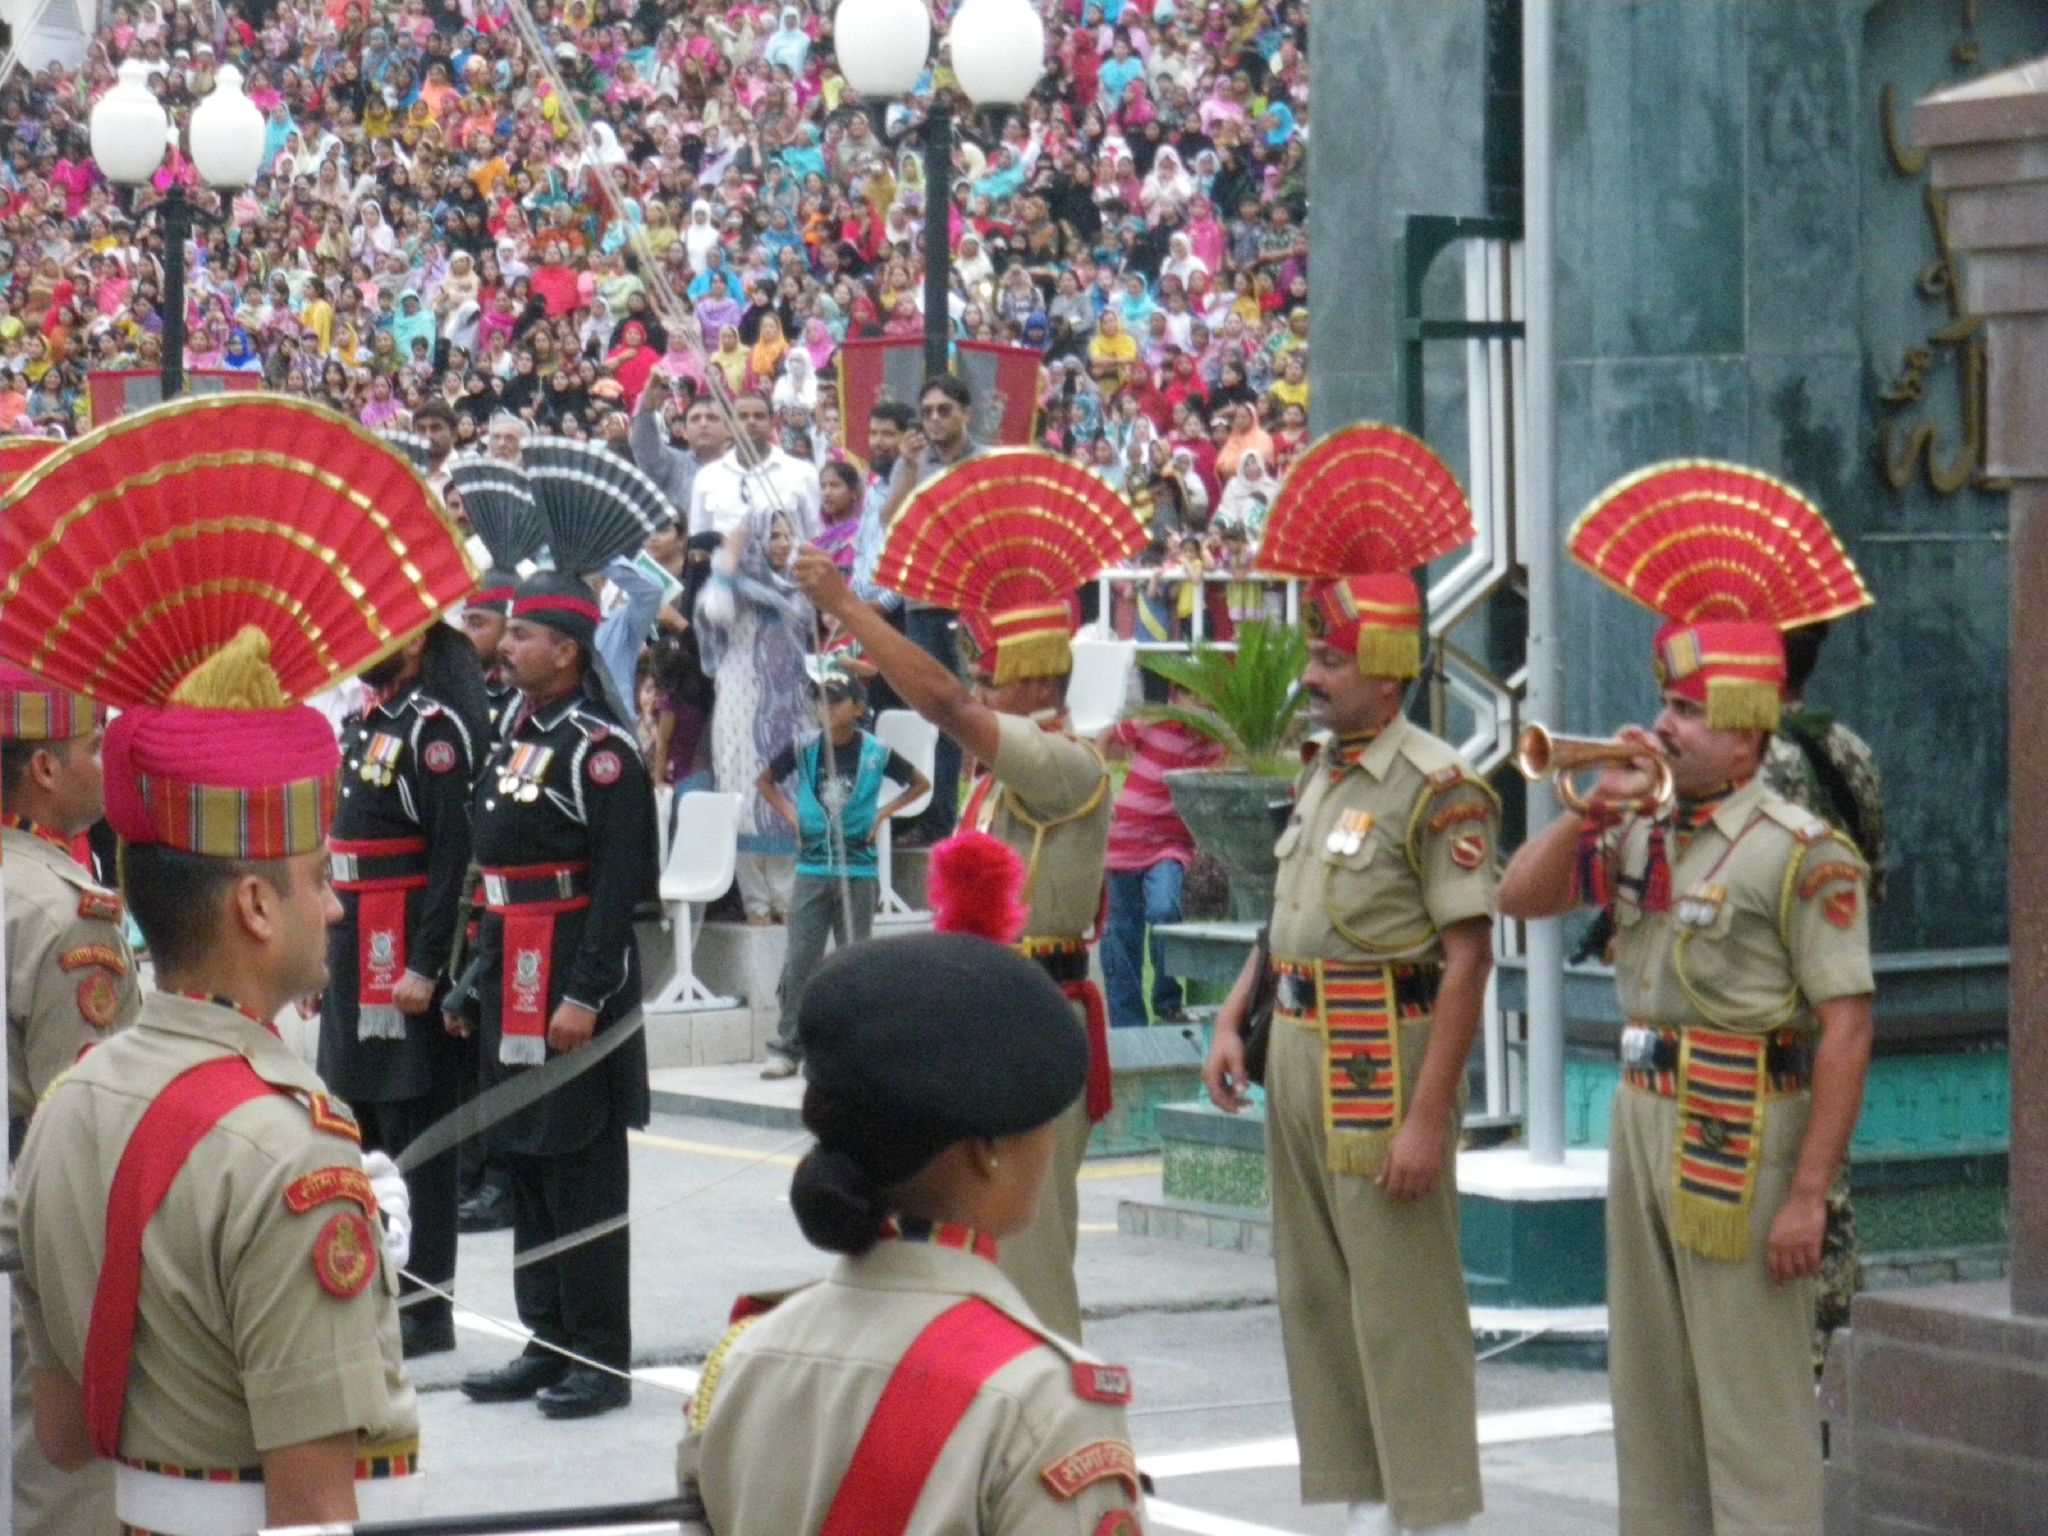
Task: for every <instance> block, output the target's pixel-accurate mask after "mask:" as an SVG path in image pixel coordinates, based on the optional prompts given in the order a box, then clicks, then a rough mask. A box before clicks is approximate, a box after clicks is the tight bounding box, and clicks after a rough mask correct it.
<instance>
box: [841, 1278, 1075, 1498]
mask: <svg viewBox="0 0 2048 1536" xmlns="http://www.w3.org/2000/svg"><path fill="white" fill-rule="evenodd" d="M1044 1342H1045V1341H1044V1340H1043V1339H1041V1338H1040V1337H1039V1336H1038V1335H1037V1334H1035V1333H1033V1332H1032V1331H1031V1330H1030V1329H1029V1328H1026V1327H1025V1326H1024V1325H1023V1324H1022V1323H1019V1322H1016V1321H1015V1320H1013V1319H1012V1318H1009V1317H1007V1316H1005V1315H1004V1314H1003V1313H1002V1312H1001V1311H999V1310H998V1309H997V1308H996V1307H994V1306H992V1305H991V1304H990V1303H988V1302H986V1301H983V1300H982V1299H981V1298H980V1297H978V1296H976V1297H969V1298H968V1299H967V1300H966V1301H963V1302H961V1303H960V1304H959V1305H957V1306H954V1307H949V1308H948V1309H947V1310H946V1311H944V1312H941V1313H940V1314H939V1315H938V1316H937V1317H935V1318H933V1319H932V1320H931V1322H930V1323H928V1324H926V1325H925V1330H924V1332H922V1333H920V1334H919V1335H918V1336H917V1339H916V1341H915V1342H914V1343H912V1344H911V1346H910V1349H909V1351H908V1353H906V1354H905V1355H904V1357H903V1358H902V1359H901V1360H900V1361H898V1362H897V1365H896V1371H895V1374H894V1375H892V1376H891V1377H890V1378H889V1384H888V1386H886V1387H884V1388H883V1389H882V1400H881V1401H880V1402H878V1403H876V1404H875V1411H874V1414H873V1416H872V1417H870V1418H869V1419H868V1427H867V1428H866V1429H865V1430H863V1431H861V1437H860V1444H859V1445H858V1446H857V1447H855V1449H854V1453H853V1464H852V1465H851V1466H849V1467H848V1468H847V1469H846V1477H845V1479H844V1480H843V1481H842V1482H841V1483H840V1484H839V1492H838V1493H836V1494H834V1495H833V1498H832V1508H831V1510H830V1511H829V1512H828V1513H827V1514H826V1516H825V1524H824V1526H823V1528H822V1529H821V1530H820V1531H819V1533H818V1536H903V1532H904V1531H905V1530H906V1529H907V1528H908V1527H909V1525H910V1515H911V1511H912V1510H914V1509H915V1508H916V1507H917V1500H918V1496H919V1495H920V1494H922V1493H923V1492H924V1485H925V1483H926V1482H927V1481H928V1480H929V1479H930V1477H931V1472H932V1468H933V1467H934V1466H936V1465H937V1464H938V1460H939V1453H940V1452H941V1451H943V1450H944V1449H945V1448H946V1442H947V1440H949V1439H950V1438H952V1434H953V1431H954V1430H955V1429H957V1428H958V1427H959V1424H960V1420H961V1419H962V1418H964V1417H965V1416H966V1413H967V1410H968V1408H969V1407H970V1406H971V1405H972V1404H973V1402H974V1398H975V1394H976V1393H978V1392H980V1391H981V1389H982V1386H983V1385H984V1384H985V1383H986V1382H987V1381H988V1379H989V1378H990V1377H991V1376H993V1375H995V1373H996V1372H997V1371H1000V1370H1001V1369H1002V1368H1003V1367H1004V1366H1006V1365H1008V1364H1009V1363H1010V1362H1011V1361H1012V1360H1015V1359H1016V1358H1017V1357H1018V1356H1019V1355H1022V1354H1025V1353H1027V1352H1028V1351H1030V1350H1032V1349H1034V1348H1036V1347H1037V1346H1039V1345H1041V1344H1043V1343H1044Z"/></svg>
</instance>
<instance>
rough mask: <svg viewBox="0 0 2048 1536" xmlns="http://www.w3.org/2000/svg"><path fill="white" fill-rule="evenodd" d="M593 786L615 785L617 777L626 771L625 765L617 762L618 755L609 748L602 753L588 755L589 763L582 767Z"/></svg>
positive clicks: (617, 780)
mask: <svg viewBox="0 0 2048 1536" xmlns="http://www.w3.org/2000/svg"><path fill="white" fill-rule="evenodd" d="M584 768H585V771H586V772H588V773H589V775H590V782H591V783H593V784H616V783H618V782H619V775H620V774H622V773H624V772H625V771H626V765H625V764H624V763H622V762H621V761H620V760H619V754H618V753H616V752H614V751H613V750H612V749H611V748H610V747H606V748H605V749H604V750H603V751H602V752H593V753H591V754H590V761H589V762H588V763H586V764H585V765H584Z"/></svg>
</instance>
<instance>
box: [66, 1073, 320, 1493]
mask: <svg viewBox="0 0 2048 1536" xmlns="http://www.w3.org/2000/svg"><path fill="white" fill-rule="evenodd" d="M283 1091H284V1090H283V1089H281V1088H276V1087H273V1086H272V1085H271V1084H269V1083H266V1082H265V1081H264V1080H263V1079H262V1078H260V1077H258V1076H257V1075H256V1069H255V1068H254V1067H252V1066H250V1065H249V1063H248V1062H247V1061H245V1060H244V1059H243V1058H242V1057H240V1056H221V1057H217V1058H215V1059H214V1060H212V1061H208V1062H202V1063H201V1064H200V1065H198V1066H196V1067H193V1068H191V1069H190V1070H189V1071H186V1072H182V1073H180V1074H179V1075H178V1076H176V1077H174V1078H172V1079H171V1081H170V1082H168V1083H167V1084H165V1085H164V1088H163V1091H162V1092H161V1093H159V1094H158V1095H157V1096H156V1098H155V1100H154V1101H153V1102H152V1103H151V1104H150V1106H149V1108H148V1109H147V1110H145V1111H143V1115H142V1119H141V1120H140V1121H138V1122H137V1123H136V1126H135V1130H134V1131H133V1132H132V1133H131V1134H130V1135H129V1137H128V1145H127V1146H126V1147H124V1148H122V1150H121V1164H120V1166H119V1167H118V1168H116V1169H115V1170H114V1182H113V1186H112V1187H111V1188H110V1189H109V1190H108V1192H107V1252H106V1257H105V1258H104V1259H103V1260H102V1261H101V1264H100V1279H99V1286H98V1288H97V1289H96V1290H95V1291H94V1292H93V1298H92V1322H91V1324H90V1326H89V1327H88V1328H87V1329H86V1334H85V1372H84V1374H85V1381H84V1389H85V1418H86V1424H87V1425H88V1427H89V1428H90V1429H91V1431H92V1446H93V1450H94V1451H96V1452H98V1453H99V1454H100V1455H101V1456H105V1457H108V1458H112V1457H114V1456H117V1455H118V1454H120V1450H121V1414H122V1411H123V1410H124V1409H125V1408H126V1407H127V1403H128V1365H129V1357H130V1354H131V1353H132V1351H133V1349H134V1346H135V1314H136V1304H137V1300H138V1298H139V1296H140V1294H141V1291H142V1234H143V1232H144V1231H145V1230H146V1229H147V1228H148V1226H149V1221H150V1218H151V1217H152V1216H154V1215H156V1211H157V1207H158V1206H160V1205H162V1204H163V1203H164V1196H165V1195H167V1194H169V1193H170V1189H171V1183H172V1181H173V1180H175V1179H176V1178H177V1177H178V1173H179V1170H180V1169H182V1168H183V1167H184V1166H185V1159H186V1158H188V1157H190V1156H191V1155H192V1149H193V1148H194V1147H196V1146H198V1145H199V1143H200V1141H201V1140H202V1139H203V1138H204V1137H205V1135H206V1133H207V1132H208V1131H210V1130H212V1129H213V1128H214V1127H215V1126H216V1125H218V1124H220V1122H221V1120H222V1119H223V1118H224V1117H225V1116H226V1115H227V1114H228V1112H229V1111H231V1110H233V1109H237V1108H239V1107H240V1106H241V1105H243V1104H246V1103H248V1102H249V1101H250V1100H251V1099H259V1098H261V1097H263V1095H264V1094H266V1093H282V1092H283Z"/></svg>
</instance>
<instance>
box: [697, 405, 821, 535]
mask: <svg viewBox="0 0 2048 1536" xmlns="http://www.w3.org/2000/svg"><path fill="white" fill-rule="evenodd" d="M733 412H734V414H735V415H736V416H738V418H739V423H740V433H741V435H742V437H743V438H744V439H745V441H746V443H747V444H750V445H751V446H752V448H753V452H754V455H755V458H756V463H755V465H754V467H753V468H751V469H749V468H747V467H746V466H745V465H744V464H743V463H742V462H741V460H740V451H741V447H742V446H743V445H742V444H739V443H735V444H734V445H733V447H732V450H731V451H730V452H728V453H727V454H726V455H725V456H724V457H723V458H721V459H719V460H718V461H717V462H716V463H712V464H706V465H705V466H704V467H703V468H702V469H700V470H698V471H697V476H696V479H695V480H694V481H692V482H691V485H690V532H691V534H692V535H696V534H700V533H716V534H720V535H723V534H726V533H730V532H731V531H732V530H733V529H734V528H735V527H737V526H738V525H739V524H740V523H741V522H742V521H744V520H745V519H746V517H747V516H748V515H749V514H753V513H758V514H763V515H765V514H768V513H772V512H780V513H782V514H783V515H784V516H786V517H787V518H788V519H789V524H790V532H791V533H793V534H794V535H795V536H796V541H797V543H799V544H811V543H815V542H816V541H817V538H818V532H819V529H820V527H821V524H820V521H819V511H820V508H821V507H822V505H823V502H824V492H823V489H822V488H821V487H820V486H819V484H818V471H817V470H816V469H815V468H813V467H812V466H811V465H809V464H807V463H805V462H804V461H803V460H802V459H797V458H792V457H791V456H790V455H788V454H786V453H784V452H783V451H782V449H781V448H779V447H778V446H776V442H775V418H774V414H773V413H772V412H771V411H770V409H769V406H768V397H767V396H766V395H763V394H755V393H747V394H743V395H740V396H738V397H737V398H735V399H734V401H733Z"/></svg>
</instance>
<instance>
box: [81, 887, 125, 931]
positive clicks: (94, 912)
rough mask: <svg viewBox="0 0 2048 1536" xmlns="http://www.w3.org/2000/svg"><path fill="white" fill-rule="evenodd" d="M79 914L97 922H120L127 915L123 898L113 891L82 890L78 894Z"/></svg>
mask: <svg viewBox="0 0 2048 1536" xmlns="http://www.w3.org/2000/svg"><path fill="white" fill-rule="evenodd" d="M78 915H79V916H80V917H89V918H92V919H94V920H95V921H97V922H102V923H118V922H120V921H121V919H122V917H123V916H125V915H126V908H124V907H123V906H122V905H121V898H120V897H119V896H116V895H115V894H114V893H113V892H112V891H81V892H80V893H79V896H78Z"/></svg>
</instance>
